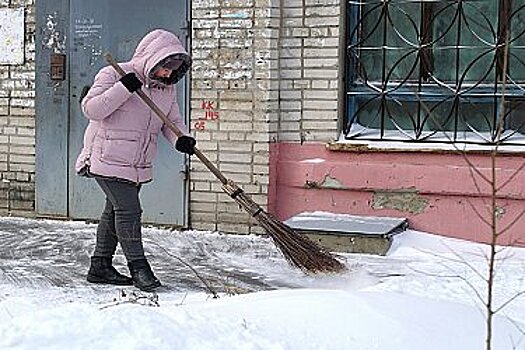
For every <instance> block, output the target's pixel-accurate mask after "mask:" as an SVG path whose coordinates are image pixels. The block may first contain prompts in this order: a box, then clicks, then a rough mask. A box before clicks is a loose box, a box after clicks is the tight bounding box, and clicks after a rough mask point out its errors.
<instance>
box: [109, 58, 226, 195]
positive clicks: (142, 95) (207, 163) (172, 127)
mask: <svg viewBox="0 0 525 350" xmlns="http://www.w3.org/2000/svg"><path fill="white" fill-rule="evenodd" d="M104 58H105V59H106V61H107V62H108V63H109V64H110V65H111V66H112V67H113V68H115V70H116V71H117V73H118V74H120V75H121V76H124V75H125V74H126V72H124V70H123V69H122V68H121V67H120V66H119V64H118V63H117V61H115V59H113V56H111V54H110V53H106V54H104ZM136 93H137V95H139V96H140V98H141V99H142V101H144V103H146V104H147V105H148V106H149V108H151V109H152V110H153V112H155V114H156V115H157V116H158V117H159V118H160V119H161V120H162V121H163V122H164V124H165V125H167V126H168V128H169V129H170V130H171V131H173V132H174V133H175V135H177V137H180V136H182V135H184V134H183V133H182V131H180V129H179V128H178V127H177V126H176V125H175V124H174V123H173V122H172V121H171V120H170V119H169V118H168V117H167V116H166V115H165V114H164V112H162V110H161V109H160V108H159V107H158V106H157V105H156V104H155V102H153V101H152V100H151V98H149V96H148V95H146V94H145V93H144V91H142V90H141V89H138V90H137V91H136ZM193 149H194V151H195V156H196V157H197V158H199V160H200V161H201V162H202V164H204V165H205V166H206V168H208V170H209V171H211V172H212V173H213V175H215V176H216V177H217V179H219V181H220V182H221V183H222V184H223V185H225V184H226V183H228V179H227V178H226V176H224V175H223V174H222V173H221V171H220V170H219V169H217V167H216V166H215V165H213V163H212V162H211V161H210V160H209V159H208V158H207V157H206V156H205V155H204V154H203V153H202V152H201V151H200V150H199V149H198V148H197V147H194V148H193Z"/></svg>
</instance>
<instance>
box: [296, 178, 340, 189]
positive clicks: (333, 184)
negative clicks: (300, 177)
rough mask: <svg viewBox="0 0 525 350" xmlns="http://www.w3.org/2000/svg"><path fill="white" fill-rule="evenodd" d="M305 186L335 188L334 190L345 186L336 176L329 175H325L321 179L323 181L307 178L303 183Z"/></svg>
mask: <svg viewBox="0 0 525 350" xmlns="http://www.w3.org/2000/svg"><path fill="white" fill-rule="evenodd" d="M304 187H305V188H325V189H326V188H328V189H335V190H344V189H346V188H347V187H346V186H345V185H343V183H342V182H341V181H339V180H338V179H336V178H333V177H331V176H330V175H326V176H325V177H324V179H323V181H321V182H318V181H310V180H307V181H306V183H305V186H304Z"/></svg>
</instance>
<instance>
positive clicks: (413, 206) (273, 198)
mask: <svg viewBox="0 0 525 350" xmlns="http://www.w3.org/2000/svg"><path fill="white" fill-rule="evenodd" d="M314 159H317V160H319V159H322V160H324V161H323V162H318V161H312V160H314ZM468 159H469V161H470V162H471V163H472V164H473V165H474V166H475V167H476V169H478V170H480V171H481V172H482V174H483V175H485V176H491V168H492V167H491V159H490V156H488V155H484V154H469V155H468ZM270 162H271V167H270V170H271V171H270V191H269V198H268V200H269V210H270V212H272V213H274V214H275V215H276V216H277V217H278V218H279V219H281V220H286V219H287V218H289V217H291V216H293V215H295V214H297V213H300V212H303V211H328V212H333V213H344V214H354V215H372V216H390V217H405V218H408V220H409V224H410V227H411V228H413V229H416V230H421V231H426V232H432V233H436V234H442V235H445V236H449V237H456V238H462V239H468V240H474V241H477V242H489V241H490V239H491V236H492V235H491V229H490V226H488V225H487V224H486V223H484V222H483V220H489V219H490V209H489V207H488V206H489V205H490V203H491V200H490V199H491V196H490V193H491V188H490V186H488V185H487V184H486V183H485V182H484V181H483V180H481V177H480V176H479V175H472V172H471V169H472V168H471V167H469V166H468V165H467V162H466V161H465V159H464V157H463V156H461V155H458V154H451V153H443V152H441V153H440V152H388V151H370V152H367V151H330V150H328V149H327V148H326V146H325V144H303V145H301V144H298V143H281V144H274V145H273V147H272V149H271V156H270ZM496 165H497V166H496V168H497V182H498V183H499V184H503V183H504V182H505V181H506V180H509V179H510V181H509V182H508V184H507V185H506V186H505V187H504V188H502V189H501V190H499V191H498V200H497V205H498V213H499V215H498V217H499V219H498V221H497V225H498V226H497V227H498V232H501V235H500V237H499V239H498V243H500V244H513V245H522V246H525V218H522V216H523V214H524V213H525V200H524V199H525V174H524V172H523V171H520V170H522V169H521V168H520V167H523V166H524V165H525V157H523V156H520V155H506V156H499V157H498V158H497V163H496ZM517 170H518V173H517V175H516V176H513V175H512V174H514V173H516V171H517ZM476 211H477V212H478V213H480V214H481V215H478V214H476ZM480 216H482V217H483V219H482V218H480ZM513 222H515V223H514V224H512V223H513ZM509 225H511V227H510V228H508V229H507V227H508V226H509ZM503 231H504V232H503Z"/></svg>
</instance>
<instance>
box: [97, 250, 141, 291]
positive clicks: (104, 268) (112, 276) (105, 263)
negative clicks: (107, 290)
mask: <svg viewBox="0 0 525 350" xmlns="http://www.w3.org/2000/svg"><path fill="white" fill-rule="evenodd" d="M87 280H88V282H91V283H105V284H115V285H117V286H131V285H132V284H133V281H132V280H131V278H129V277H128V276H124V275H122V274H121V273H119V272H118V271H117V270H116V269H115V268H114V267H113V265H112V264H111V258H104V257H99V256H93V257H91V266H90V267H89V271H88V275H87Z"/></svg>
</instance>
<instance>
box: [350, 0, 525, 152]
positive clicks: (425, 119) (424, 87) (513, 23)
mask: <svg viewBox="0 0 525 350" xmlns="http://www.w3.org/2000/svg"><path fill="white" fill-rule="evenodd" d="M346 17H347V28H348V30H347V55H346V57H347V62H346V70H347V74H346V79H347V80H346V82H347V83H346V87H347V100H346V120H345V130H344V135H345V137H346V139H365V140H385V141H410V142H446V143H451V142H466V143H476V144H489V145H491V144H492V145H493V144H518V145H525V1H521V0H520V1H517V0H444V1H438V0H397V1H396V0H368V1H348V2H347V14H346Z"/></svg>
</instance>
